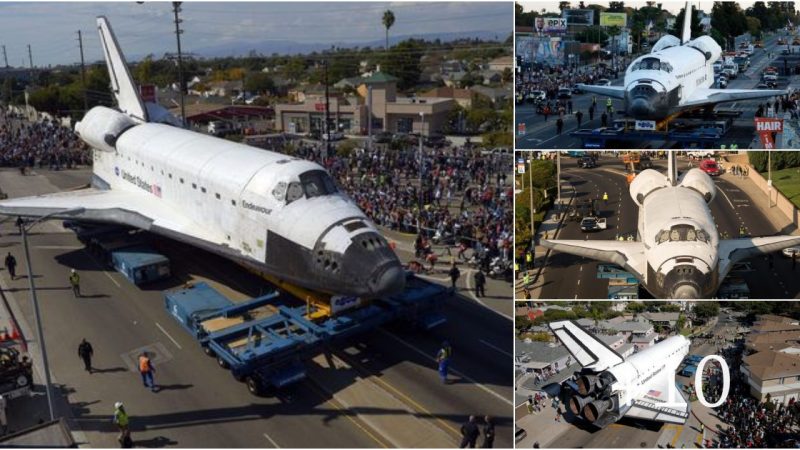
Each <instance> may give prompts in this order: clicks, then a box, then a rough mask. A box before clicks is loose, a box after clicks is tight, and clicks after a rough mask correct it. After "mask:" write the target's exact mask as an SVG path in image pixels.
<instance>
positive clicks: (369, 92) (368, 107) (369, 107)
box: [367, 84, 372, 151]
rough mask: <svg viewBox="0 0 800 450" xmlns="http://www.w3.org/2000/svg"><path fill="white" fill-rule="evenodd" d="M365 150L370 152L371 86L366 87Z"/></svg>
mask: <svg viewBox="0 0 800 450" xmlns="http://www.w3.org/2000/svg"><path fill="white" fill-rule="evenodd" d="M367 148H368V149H369V150H370V151H371V150H372V84H370V85H369V86H367Z"/></svg>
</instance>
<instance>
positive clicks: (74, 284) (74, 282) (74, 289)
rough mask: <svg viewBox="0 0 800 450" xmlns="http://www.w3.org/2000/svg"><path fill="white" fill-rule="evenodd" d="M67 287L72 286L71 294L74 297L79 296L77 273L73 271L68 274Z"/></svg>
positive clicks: (78, 277)
mask: <svg viewBox="0 0 800 450" xmlns="http://www.w3.org/2000/svg"><path fill="white" fill-rule="evenodd" d="M69 285H70V286H72V293H73V294H75V297H80V296H81V276H80V275H78V272H76V271H75V269H72V271H71V272H70V274H69Z"/></svg>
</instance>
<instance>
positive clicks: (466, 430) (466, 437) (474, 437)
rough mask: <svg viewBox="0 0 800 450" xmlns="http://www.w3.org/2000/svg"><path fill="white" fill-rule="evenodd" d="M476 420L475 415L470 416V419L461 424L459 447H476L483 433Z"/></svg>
mask: <svg viewBox="0 0 800 450" xmlns="http://www.w3.org/2000/svg"><path fill="white" fill-rule="evenodd" d="M476 420H477V419H476V418H475V416H469V421H467V423H465V424H464V425H461V444H460V445H459V446H458V448H475V443H476V442H477V441H478V436H480V434H481V432H480V430H479V429H478V424H477V423H475V422H476Z"/></svg>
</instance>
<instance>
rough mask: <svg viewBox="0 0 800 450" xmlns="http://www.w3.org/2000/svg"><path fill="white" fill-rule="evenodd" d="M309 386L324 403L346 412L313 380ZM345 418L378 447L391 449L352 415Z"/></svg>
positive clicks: (346, 415)
mask: <svg viewBox="0 0 800 450" xmlns="http://www.w3.org/2000/svg"><path fill="white" fill-rule="evenodd" d="M308 385H309V387H311V390H312V391H314V393H315V394H317V395H319V397H320V398H321V399H322V400H324V401H325V403H327V404H330V405H331V406H333V407H334V408H336V409H337V410H338V411H342V412H344V411H345V409H344V408H342V407H340V406H339V405H338V404H336V403H335V402H334V401H333V397H331V399H328V398H327V397H326V396H325V394H324V393H323V392H321V389H320V388H318V387H317V386H315V385H314V383H313V382H311V380H309V383H308ZM344 416H345V417H346V418H347V420H349V421H350V422H352V423H353V425H355V426H356V427H357V428H358V429H359V430H361V431H363V432H364V434H366V435H367V436H369V437H370V438H372V440H373V441H375V442H377V443H378V445H380V446H381V447H382V448H389V446H388V445H386V444H385V443H384V442H383V441H381V440H380V439H378V438H377V437H376V436H375V435H374V434H372V433H371V432H370V431H369V430H367V429H366V428H365V427H363V426H362V425H361V424H360V423H358V422H357V421H356V420H355V419H354V418H353V417H351V416H350V414H344Z"/></svg>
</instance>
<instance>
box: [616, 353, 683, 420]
mask: <svg viewBox="0 0 800 450" xmlns="http://www.w3.org/2000/svg"><path fill="white" fill-rule="evenodd" d="M677 362H678V365H680V360H678V361H677ZM677 369H678V367H677V365H676V366H673V367H664V369H662V370H661V373H660V374H659V376H656V377H654V378H652V379H651V380H649V381H648V382H647V383H646V386H644V388H643V389H645V391H644V392H643V393H642V394H640V395H639V396H638V397H637V398H635V399H634V400H633V404H632V405H631V408H630V409H628V411H627V412H625V416H629V417H638V418H640V419H648V420H656V421H659V422H669V423H685V422H686V419H688V418H689V404H688V403H687V402H686V399H685V398H683V396H682V394H681V393H680V391H679V390H678V388H677V387H676V386H675V385H674V383H675V378H674V377H673V376H672V374H674V373H675V371H676V370H677Z"/></svg>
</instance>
